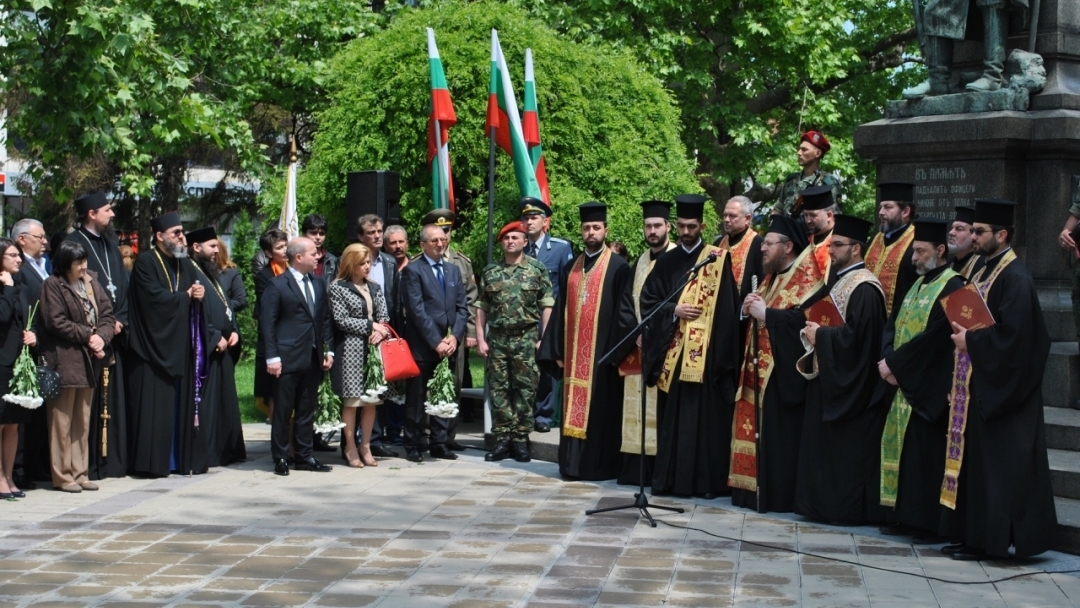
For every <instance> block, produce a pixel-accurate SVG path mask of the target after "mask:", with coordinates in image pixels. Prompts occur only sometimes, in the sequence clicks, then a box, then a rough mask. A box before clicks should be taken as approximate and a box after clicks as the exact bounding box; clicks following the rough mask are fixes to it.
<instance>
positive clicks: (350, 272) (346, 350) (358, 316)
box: [330, 243, 390, 468]
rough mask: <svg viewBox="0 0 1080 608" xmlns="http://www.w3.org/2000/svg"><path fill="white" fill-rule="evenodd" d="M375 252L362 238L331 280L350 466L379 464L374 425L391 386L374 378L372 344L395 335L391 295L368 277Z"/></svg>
mask: <svg viewBox="0 0 1080 608" xmlns="http://www.w3.org/2000/svg"><path fill="white" fill-rule="evenodd" d="M371 261H372V252H371V250H370V249H368V248H367V247H365V246H364V245H361V244H359V243H354V244H352V245H349V246H348V247H346V248H345V251H344V253H342V254H341V262H340V264H341V265H340V267H339V268H338V274H337V280H336V281H334V283H333V284H332V285H330V310H331V311H332V313H333V316H334V328H335V330H336V331H337V333H338V339H337V347H336V348H335V349H334V350H335V352H337V353H338V359H337V362H336V363H337V364H338V365H339V366H340V368H339V372H340V374H341V400H342V401H341V403H342V408H341V421H342V422H344V423H345V429H344V430H343V437H344V439H345V461H346V462H348V463H349V466H350V467H354V468H363V467H364V466H365V465H366V466H369V467H374V466H378V463H377V462H376V461H375V458H374V457H373V456H372V455H371V428H372V427H373V426H374V424H375V406H376V405H378V404H380V403H382V396H383V394H384V393H385V391H386V390H387V387H386V386H385V383H384V381H382V380H381V379H372V380H370V381H369V379H368V376H371V375H372V374H369V373H367V372H369V371H370V370H369V369H368V368H369V363H375V362H374V361H372V362H369V361H368V352H369V347H368V345H369V344H378V343H379V342H382V341H383V339H385V338H386V337H387V336H389V335H390V330H389V328H388V327H387V325H386V323H387V322H389V320H390V317H389V315H388V314H387V308H386V299H385V298H384V297H383V293H382V290H381V289H380V288H379V285H378V283H375V282H374V281H369V280H368V273H369V272H371ZM357 409H360V410H361V414H360V433H361V439H360V448H359V453H358V452H357V446H356V441H355V437H356V410H357Z"/></svg>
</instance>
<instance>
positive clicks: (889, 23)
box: [512, 0, 921, 211]
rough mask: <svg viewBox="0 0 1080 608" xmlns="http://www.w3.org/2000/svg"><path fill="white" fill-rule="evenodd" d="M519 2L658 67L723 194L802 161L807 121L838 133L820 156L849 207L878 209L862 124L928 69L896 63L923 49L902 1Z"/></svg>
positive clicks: (559, 26) (713, 185)
mask: <svg viewBox="0 0 1080 608" xmlns="http://www.w3.org/2000/svg"><path fill="white" fill-rule="evenodd" d="M512 1H513V2H516V3H518V4H520V5H522V6H524V7H526V8H527V9H528V10H529V11H530V12H531V13H532V14H534V15H536V16H538V17H539V18H541V19H542V20H544V21H545V22H546V23H548V24H549V25H550V26H551V27H553V28H555V29H556V30H558V31H560V32H562V33H564V34H566V35H569V36H570V37H572V38H574V39H576V40H580V41H588V42H591V41H601V40H602V41H607V42H610V43H613V44H616V45H617V46H619V47H621V48H625V49H627V50H629V51H630V52H632V53H633V54H634V55H635V56H636V57H638V58H639V59H640V60H641V61H642V62H643V63H644V64H645V65H647V66H648V67H649V69H650V70H651V71H652V72H653V73H654V74H656V75H657V76H658V77H660V78H661V79H662V80H663V81H664V82H665V84H666V85H667V86H668V87H669V88H671V89H672V90H673V91H674V92H675V95H676V97H677V99H678V103H679V107H680V110H681V112H682V124H683V131H682V133H683V139H684V141H685V142H686V144H687V147H688V148H689V149H690V150H694V151H696V160H697V165H698V172H699V175H700V177H701V179H702V184H703V186H704V187H705V188H706V190H708V191H709V192H710V194H711V195H712V196H713V197H714V198H716V199H717V200H723V199H724V198H726V197H727V196H729V195H731V194H738V193H740V192H743V191H744V190H746V189H747V188H746V186H747V185H749V186H750V194H751V196H752V198H754V199H755V200H767V199H770V198H772V197H773V196H775V193H774V192H773V190H772V186H773V185H774V184H776V183H778V182H779V181H780V180H781V179H782V178H783V176H784V175H785V174H787V173H790V172H793V171H796V170H797V169H798V167H797V164H796V159H795V154H794V150H795V148H796V147H797V145H798V137H799V133H800V131H802V130H806V129H809V128H813V129H820V130H822V131H824V132H825V133H826V134H827V136H828V137H829V138H830V140H831V141H832V142H833V150H832V151H831V152H830V153H829V155H828V156H827V157H826V160H825V163H824V167H825V168H826V170H831V169H837V170H839V172H840V174H841V176H842V178H843V179H844V187H845V190H846V192H847V194H848V201H847V208H849V209H850V208H858V209H859V210H860V211H866V210H868V209H872V207H873V187H872V184H873V183H874V179H873V167H872V166H871V165H870V164H869V163H866V162H864V161H861V160H860V159H858V158H857V157H856V155H855V154H854V152H853V151H852V146H851V141H852V137H853V134H854V130H855V127H856V126H858V125H860V124H862V123H865V122H869V121H871V120H876V119H878V118H880V117H881V115H882V113H883V111H884V104H885V101H886V100H888V99H898V98H899V92H900V89H901V88H902V87H903V86H905V85H906V84H909V83H910V82H912V80H914V79H915V78H917V77H921V74H918V73H919V72H921V70H907V71H898V70H897V69H896V68H897V67H898V66H901V65H902V64H903V63H904V62H905V61H907V60H908V59H909V58H908V57H907V56H906V53H910V52H912V51H917V46H916V45H915V44H914V40H915V34H914V30H913V28H912V23H911V4H910V2H908V1H906V0H901V1H896V2H882V1H881V0H785V1H784V2H775V1H773V0H717V1H715V2H684V1H680V0H573V1H557V0H512ZM909 47H910V48H909ZM866 180H869V183H870V186H869V187H868V186H867V185H866V183H865V182H866ZM868 199H869V200H868Z"/></svg>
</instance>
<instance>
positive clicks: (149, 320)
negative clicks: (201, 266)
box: [128, 247, 209, 476]
mask: <svg viewBox="0 0 1080 608" xmlns="http://www.w3.org/2000/svg"><path fill="white" fill-rule="evenodd" d="M178 271H179V274H177V273H178ZM166 273H167V274H168V276H167V277H166ZM196 278H197V275H196V272H195V270H194V266H193V263H192V261H191V260H190V259H187V258H183V259H176V258H170V257H167V256H165V255H164V254H161V253H160V252H159V251H158V250H157V248H156V247H153V248H151V249H150V250H149V251H145V252H143V253H141V254H139V257H138V258H137V259H136V260H135V267H134V268H133V269H132V272H131V285H130V302H129V304H130V306H129V310H130V315H129V317H130V321H131V324H130V325H129V326H128V327H129V328H130V330H131V333H130V344H131V357H130V361H131V372H130V374H129V375H128V380H129V382H128V399H129V402H130V403H131V408H130V409H129V414H130V416H131V420H130V421H129V422H130V424H129V425H128V426H129V429H130V430H131V432H132V435H131V442H130V444H129V447H130V450H131V451H130V455H129V462H128V467H129V468H130V470H131V471H133V472H135V473H138V474H142V475H151V476H165V475H168V474H169V473H170V472H177V473H184V474H187V473H204V472H206V468H207V467H206V443H205V437H204V436H203V434H201V433H199V432H198V430H197V429H196V428H195V424H194V420H195V399H194V388H195V386H194V375H195V371H194V368H195V365H194V359H195V357H194V352H193V348H192V343H191V342H192V341H191V328H190V320H189V314H190V308H191V307H192V306H195V305H196V304H195V303H194V301H192V299H191V298H189V297H188V295H187V289H188V288H189V287H191V285H192V284H194V282H195V280H196ZM207 295H209V294H207Z"/></svg>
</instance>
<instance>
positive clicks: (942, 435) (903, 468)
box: [874, 266, 964, 538]
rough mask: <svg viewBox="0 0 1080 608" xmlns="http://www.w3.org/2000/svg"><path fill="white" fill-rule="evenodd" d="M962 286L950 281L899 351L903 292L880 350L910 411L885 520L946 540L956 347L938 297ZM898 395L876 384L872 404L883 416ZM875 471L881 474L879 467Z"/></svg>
mask: <svg viewBox="0 0 1080 608" xmlns="http://www.w3.org/2000/svg"><path fill="white" fill-rule="evenodd" d="M945 268H946V267H945V266H941V267H940V268H935V269H934V270H931V271H930V272H929V273H927V275H926V278H925V279H924V281H923V285H924V286H925V285H926V284H927V283H930V282H932V281H933V280H934V279H936V278H937V277H939V276H940V275H941V273H942V272H944V271H945ZM963 286H964V281H963V279H961V278H960V277H953V278H951V279H949V280H948V281H947V282H946V283H945V287H944V288H942V290H941V293H940V294H939V295H938V298H937V300H936V301H935V303H934V305H933V307H931V309H930V317H929V318H928V319H927V321H926V327H925V328H924V329H923V330H922V331H921V332H919V334H918V335H916V336H914V337H913V338H911V339H910V340H909V341H908V342H906V343H905V344H904V345H903V346H901V347H900V348H895V347H894V343H895V338H896V319H897V314H898V313H899V311H900V307H901V306H902V305H903V297H904V296H906V295H907V294H906V293H905V294H904V296H901V299H900V300H899V301H898V302H899V303H898V304H897V307H896V308H895V309H894V310H893V314H892V316H890V317H889V320H888V322H887V323H886V324H885V332H884V333H885V335H884V339H883V343H882V347H881V359H884V360H885V364H886V365H888V366H889V370H890V371H892V373H893V376H895V377H896V382H897V383H898V384H899V389H900V390H903V391H904V397H905V398H906V399H907V401H908V403H909V404H910V405H911V410H912V412H911V419H910V420H909V422H908V426H907V430H906V432H905V434H904V445H903V447H902V449H901V452H900V476H899V479H898V489H897V495H896V508H895V511H894V513H893V514H887V516H888V518H889V519H890V520H893V519H895V520H896V521H898V522H900V523H902V524H905V525H908V526H914V527H916V528H921V529H923V530H928V531H930V532H932V533H937V534H940V535H942V536H944V537H946V538H951V537H953V536H954V534H955V533H954V532H953V531H952V530H950V528H951V527H952V524H947V523H946V522H945V520H944V519H943V516H945V515H947V514H946V513H944V509H943V508H942V507H941V504H940V502H939V499H940V496H941V480H942V476H943V474H944V472H945V439H946V434H947V433H948V423H949V420H948V419H949V416H948V413H949V391H950V390H951V388H952V373H953V350H954V345H953V341H952V338H951V336H952V328H951V327H950V326H949V319H948V318H947V317H946V316H945V310H944V309H942V307H941V304H940V302H941V298H943V297H945V296H947V295H949V294H950V293H952V292H954V291H956V290H957V289H960V288H961V287H963ZM924 288H925V287H924ZM896 391H897V387H896V386H893V385H891V384H889V383H887V382H885V381H884V380H879V381H878V388H877V390H876V391H875V393H874V399H875V400H876V401H879V402H880V403H881V404H882V407H883V409H884V410H885V412H886V414H885V415H886V416H888V411H889V408H891V407H892V402H893V397H894V396H895V395H896ZM877 440H878V442H879V444H880V441H881V433H878V435H877ZM879 460H880V452H879ZM878 472H879V474H880V464H879V469H878Z"/></svg>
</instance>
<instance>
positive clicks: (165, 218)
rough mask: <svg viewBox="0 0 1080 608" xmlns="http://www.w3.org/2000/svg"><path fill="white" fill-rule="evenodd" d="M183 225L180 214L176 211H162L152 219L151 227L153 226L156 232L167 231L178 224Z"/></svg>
mask: <svg viewBox="0 0 1080 608" xmlns="http://www.w3.org/2000/svg"><path fill="white" fill-rule="evenodd" d="M181 225H182V224H181V223H180V214H179V213H177V212H175V211H170V212H168V213H162V214H161V215H159V216H157V217H155V218H154V219H152V220H150V227H151V228H153V230H154V232H165V231H166V230H168V229H169V228H175V227H176V226H181Z"/></svg>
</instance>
